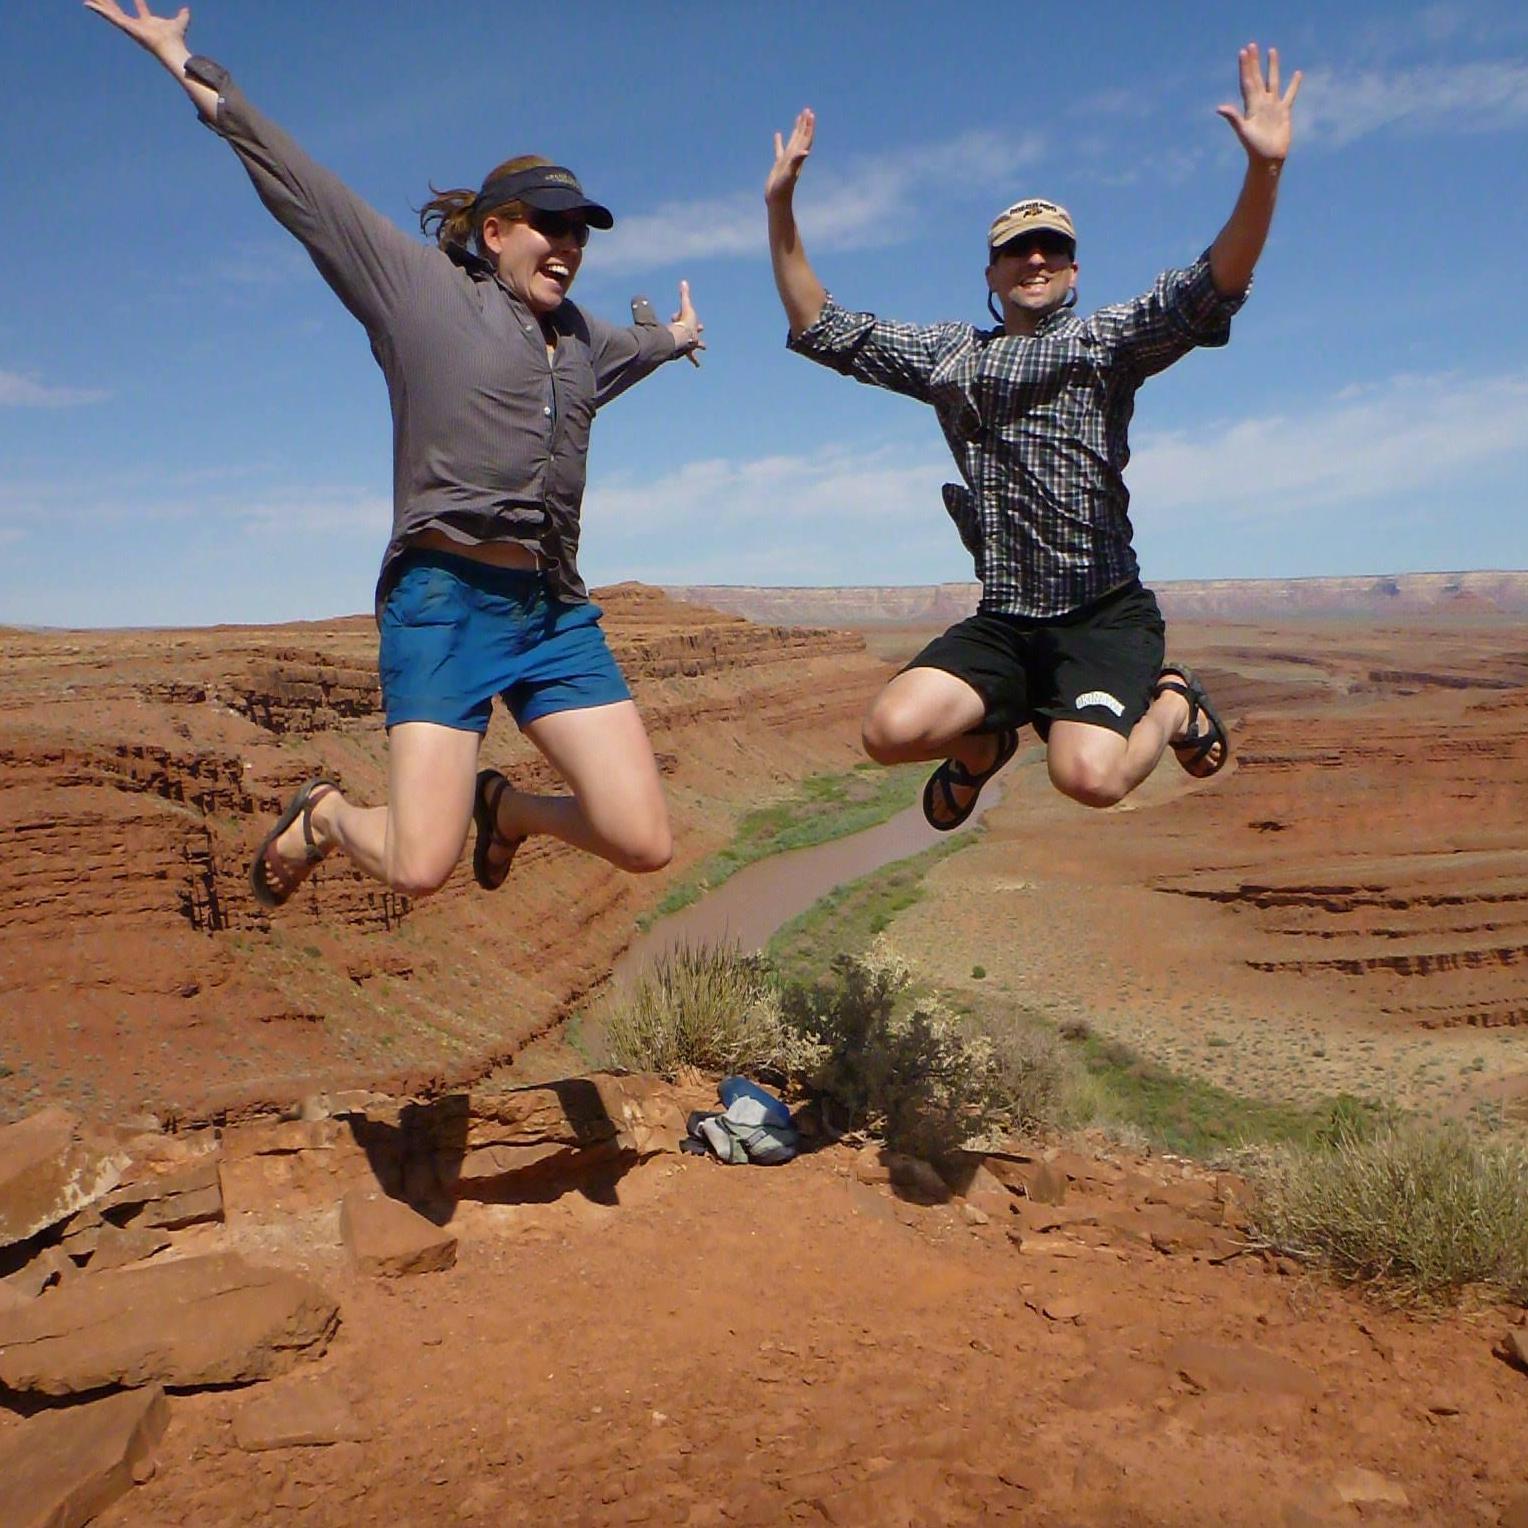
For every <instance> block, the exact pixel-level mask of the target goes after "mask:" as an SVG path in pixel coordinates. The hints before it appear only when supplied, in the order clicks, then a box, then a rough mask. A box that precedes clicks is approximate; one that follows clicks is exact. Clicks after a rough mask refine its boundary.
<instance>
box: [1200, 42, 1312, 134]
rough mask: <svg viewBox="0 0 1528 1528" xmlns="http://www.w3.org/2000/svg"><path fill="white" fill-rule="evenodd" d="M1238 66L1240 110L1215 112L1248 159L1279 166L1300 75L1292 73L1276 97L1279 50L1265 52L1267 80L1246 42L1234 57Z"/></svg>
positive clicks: (1253, 48)
mask: <svg viewBox="0 0 1528 1528" xmlns="http://www.w3.org/2000/svg"><path fill="white" fill-rule="evenodd" d="M1237 61H1238V63H1239V64H1240V66H1241V93H1242V109H1241V110H1240V111H1237V109H1236V108H1235V107H1234V106H1217V107H1216V108H1215V109H1216V111H1217V112H1218V113H1219V114H1220V115H1221V116H1222V117H1224V118H1225V119H1226V121H1227V122H1229V123H1230V124H1231V129H1232V131H1233V132H1234V133H1235V134H1236V136H1237V137H1238V138H1240V139H1241V141H1242V147H1243V148H1244V149H1246V151H1247V157H1248V158H1249V159H1255V160H1262V161H1264V162H1265V163H1270V164H1282V163H1283V161H1284V160H1285V159H1286V158H1287V157H1288V155H1289V140H1290V135H1291V117H1292V115H1293V113H1292V112H1291V109H1290V108H1291V107H1293V106H1294V104H1295V96H1296V95H1298V94H1299V92H1300V79H1301V75H1300V71H1299V70H1298V69H1296V70H1295V73H1294V78H1293V79H1291V80H1290V82H1289V89H1288V90H1286V91H1285V92H1284V93H1283V94H1282V95H1280V94H1279V50H1278V49H1277V48H1270V49H1269V50H1268V78H1267V79H1266V80H1265V79H1264V78H1263V62H1262V58H1261V57H1260V55H1259V53H1258V48H1257V44H1256V43H1255V42H1249V43H1248V44H1247V46H1246V47H1245V48H1243V49H1242V50H1241V52H1240V53H1238V54H1237Z"/></svg>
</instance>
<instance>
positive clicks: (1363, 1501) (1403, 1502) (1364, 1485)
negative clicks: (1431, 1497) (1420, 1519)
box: [1332, 1469, 1411, 1507]
mask: <svg viewBox="0 0 1528 1528" xmlns="http://www.w3.org/2000/svg"><path fill="white" fill-rule="evenodd" d="M1332 1489H1333V1490H1334V1491H1336V1493H1337V1496H1338V1498H1339V1499H1340V1500H1341V1501H1342V1502H1344V1503H1345V1504H1347V1505H1348V1506H1352V1507H1363V1506H1372V1505H1376V1504H1382V1505H1384V1506H1388V1507H1409V1506H1410V1505H1411V1500H1410V1498H1409V1497H1408V1496H1407V1495H1406V1489H1405V1487H1404V1486H1402V1485H1401V1483H1400V1482H1399V1481H1397V1480H1387V1479H1386V1478H1385V1477H1384V1476H1383V1475H1381V1474H1380V1473H1379V1472H1378V1471H1377V1470H1365V1469H1350V1470H1344V1471H1343V1472H1342V1473H1341V1474H1340V1475H1338V1476H1336V1477H1335V1478H1334V1479H1333V1481H1332Z"/></svg>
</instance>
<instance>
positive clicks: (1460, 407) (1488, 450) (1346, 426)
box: [1128, 372, 1528, 518]
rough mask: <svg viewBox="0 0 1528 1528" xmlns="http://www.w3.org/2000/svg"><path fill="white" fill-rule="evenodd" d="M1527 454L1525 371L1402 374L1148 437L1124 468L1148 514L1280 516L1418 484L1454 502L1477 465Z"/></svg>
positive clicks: (1395, 493) (1412, 489)
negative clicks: (1307, 403)
mask: <svg viewBox="0 0 1528 1528" xmlns="http://www.w3.org/2000/svg"><path fill="white" fill-rule="evenodd" d="M1513 456H1517V457H1524V458H1528V372H1519V373H1515V374H1510V375H1506V376H1496V377H1480V378H1471V377H1466V376H1462V375H1450V374H1443V375H1433V376H1425V377H1424V376H1401V377H1394V378H1391V379H1389V380H1388V381H1385V382H1382V383H1378V384H1376V385H1373V386H1365V387H1349V388H1345V389H1343V390H1342V391H1341V392H1339V393H1337V394H1335V395H1334V396H1333V397H1331V398H1330V399H1327V400H1324V401H1322V402H1320V403H1318V404H1316V405H1315V406H1313V407H1312V408H1310V409H1308V410H1305V411H1302V412H1297V413H1287V414H1273V415H1268V416H1265V417H1262V418H1255V419H1242V420H1237V421H1235V422H1234V423H1227V424H1222V425H1220V426H1218V427H1214V428H1211V429H1208V430H1202V431H1195V432H1192V433H1190V432H1177V433H1172V434H1165V435H1163V434H1159V435H1154V436H1149V437H1143V438H1142V440H1141V442H1140V444H1139V447H1138V448H1137V450H1136V451H1135V453H1134V455H1133V457H1132V460H1131V464H1130V469H1129V473H1128V479H1129V482H1130V489H1131V497H1132V502H1133V505H1134V507H1135V508H1136V509H1138V510H1139V511H1140V512H1142V513H1143V514H1147V515H1152V516H1155V515H1156V514H1157V513H1158V512H1159V511H1172V510H1175V509H1177V510H1191V511H1195V512H1197V511H1200V510H1204V509H1213V510H1214V511H1215V512H1216V513H1217V514H1218V515H1224V516H1228V517H1233V518H1251V517H1266V516H1276V515H1280V514H1285V513H1290V512H1300V511H1307V510H1311V509H1321V508H1326V507H1337V506H1339V505H1346V504H1360V503H1371V502H1373V501H1375V500H1382V499H1385V498H1393V497H1399V496H1401V495H1407V496H1412V495H1415V494H1416V493H1418V492H1419V491H1426V490H1428V489H1431V488H1436V489H1437V490H1438V492H1439V503H1440V506H1441V505H1446V504H1448V503H1449V502H1451V499H1452V495H1453V494H1454V492H1456V491H1457V489H1458V486H1459V483H1460V482H1461V481H1462V480H1463V479H1464V477H1465V475H1466V474H1467V473H1468V472H1469V471H1471V470H1472V469H1475V468H1478V467H1481V466H1485V465H1489V464H1491V463H1494V462H1499V461H1500V460H1501V459H1503V458H1510V457H1513Z"/></svg>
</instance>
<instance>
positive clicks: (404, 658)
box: [377, 550, 631, 733]
mask: <svg viewBox="0 0 1528 1528" xmlns="http://www.w3.org/2000/svg"><path fill="white" fill-rule="evenodd" d="M399 568H400V570H401V571H400V572H399V574H398V576H397V578H396V579H395V581H394V583H393V586H392V588H391V590H390V591H389V592H388V596H387V599H386V602H385V603H384V604H383V606H382V646H381V651H380V653H379V655H378V660H377V666H378V668H379V669H380V670H381V674H382V704H383V707H384V709H385V711H386V714H387V725H388V726H389V727H396V726H397V725H398V724H399V723H400V722H435V723H436V724H437V725H439V726H442V727H454V728H456V729H457V730H458V731H462V732H478V733H482V732H486V731H487V730H488V717H489V714H490V712H491V711H492V709H493V697H494V696H495V695H502V696H503V697H504V704H505V705H506V706H508V707H509V710H510V714H511V715H513V717H514V719H515V721H516V723H517V724H518V725H519V726H521V727H524V726H525V725H526V724H527V723H528V722H533V721H535V720H536V719H537V718H538V717H542V716H550V715H551V714H552V713H553V712H555V711H579V710H583V709H585V708H587V707H590V706H609V705H613V704H615V703H616V702H617V701H622V700H630V699H631V691H630V690H629V689H627V687H626V681H625V680H624V679H623V678H622V677H621V671H620V669H618V668H617V667H616V663H615V659H614V658H613V657H612V656H611V654H610V649H609V648H608V647H607V646H606V645H605V633H604V632H603V631H601V630H600V608H599V606H598V605H593V604H582V605H568V604H564V603H562V602H561V601H560V600H554V599H552V598H550V597H549V596H548V594H547V587H546V578H545V576H544V575H543V574H541V573H532V572H529V571H522V570H521V569H519V568H496V567H494V566H492V565H491V564H489V563H482V562H475V561H474V560H473V559H472V558H470V557H453V556H452V555H451V554H450V553H449V552H436V551H427V550H419V551H413V552H405V553H404V555H403V556H402V558H401V559H400V560H399Z"/></svg>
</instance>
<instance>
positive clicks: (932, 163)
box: [597, 132, 1042, 273]
mask: <svg viewBox="0 0 1528 1528" xmlns="http://www.w3.org/2000/svg"><path fill="white" fill-rule="evenodd" d="M1041 150H1042V141H1041V139H1040V138H1039V137H1038V136H1037V135H1035V134H1028V135H1025V136H1023V137H1019V138H1007V137H1003V136H1001V135H999V134H996V133H990V132H972V133H964V134H962V135H961V136H959V137H957V138H951V139H946V140H944V141H943V142H940V143H933V144H926V145H924V146H923V147H922V148H913V149H908V150H905V151H903V152H901V153H897V154H882V155H876V156H873V157H863V158H860V159H858V160H855V161H852V162H851V163H849V164H848V165H846V166H844V167H843V168H841V169H840V168H834V167H831V166H822V167H819V166H817V165H809V166H808V167H807V170H806V173H805V176H804V177H803V190H802V192H801V194H800V196H799V198H798V205H797V216H798V218H799V220H800V223H801V231H802V237H803V239H804V240H805V241H806V243H807V244H808V247H809V248H811V249H813V250H819V249H821V250H833V249H837V250H843V249H869V248H873V247H878V246H882V245H886V244H895V243H899V242H900V241H901V240H903V239H906V238H910V237H911V236H912V234H913V233H914V231H915V230H916V228H917V227H918V226H919V223H920V221H921V220H920V217H919V212H920V208H921V207H922V206H924V205H925V204H926V203H927V202H928V201H929V200H931V199H932V197H933V196H934V195H935V194H936V193H937V192H940V191H947V190H950V189H956V190H960V189H969V188H982V187H990V186H992V185H999V186H1006V185H1007V184H1008V183H1009V181H1010V179H1011V174H1012V171H1013V170H1014V169H1015V168H1016V167H1017V166H1020V165H1027V164H1033V163H1034V162H1035V161H1036V160H1038V159H1039V157H1040V154H1041ZM765 168H767V166H766V165H765V162H764V161H763V160H762V158H761V161H760V171H759V184H758V186H757V187H756V188H754V189H750V190H748V191H738V192H734V193H731V194H729V195H727V196H721V197H712V198H709V199H706V200H701V201H689V202H678V201H676V202H666V203H664V204H663V205H662V206H660V207H658V208H657V209H656V210H655V211H653V212H646V213H637V214H635V215H633V216H631V217H623V218H621V219H620V221H619V222H618V223H617V224H616V226H615V228H614V230H613V231H612V232H611V233H610V234H608V235H606V236H604V237H602V238H601V239H600V240H599V243H598V246H597V248H598V264H599V270H600V271H601V273H604V272H607V271H608V272H611V273H614V272H618V271H634V270H647V269H651V268H653V267H655V266H667V265H674V264H678V263H682V262H685V261H689V260H699V259H709V258H712V257H715V256H718V255H748V256H753V257H755V258H759V259H762V258H763V257H764V256H765V255H766V254H767V252H768V247H767V245H766V243H765V237H764V196H763V189H764V171H765Z"/></svg>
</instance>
